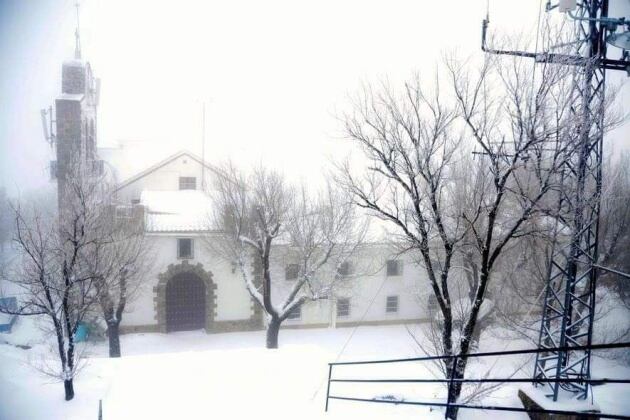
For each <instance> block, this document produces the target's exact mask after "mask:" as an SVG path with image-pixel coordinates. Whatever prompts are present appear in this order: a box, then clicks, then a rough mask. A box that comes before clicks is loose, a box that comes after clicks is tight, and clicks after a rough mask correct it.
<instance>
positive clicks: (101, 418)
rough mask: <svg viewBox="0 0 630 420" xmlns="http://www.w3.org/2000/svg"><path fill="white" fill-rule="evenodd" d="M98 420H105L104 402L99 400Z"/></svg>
mask: <svg viewBox="0 0 630 420" xmlns="http://www.w3.org/2000/svg"><path fill="white" fill-rule="evenodd" d="M98 420H103V400H98Z"/></svg>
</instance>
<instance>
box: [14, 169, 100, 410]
mask: <svg viewBox="0 0 630 420" xmlns="http://www.w3.org/2000/svg"><path fill="white" fill-rule="evenodd" d="M99 188H100V187H99V183H98V182H95V181H94V176H93V175H92V174H91V173H90V172H89V171H86V170H85V168H83V167H81V168H77V169H76V170H75V171H73V173H72V175H71V176H69V177H68V178H67V180H66V181H65V183H64V188H63V189H62V191H63V198H62V203H61V204H62V205H61V206H60V214H59V215H56V216H55V215H45V214H42V213H41V212H40V211H39V210H38V209H37V208H33V209H31V210H30V211H26V210H24V209H23V208H21V207H19V206H16V207H15V210H14V220H15V233H14V238H13V241H14V243H15V246H16V249H17V251H18V253H19V258H20V261H19V264H18V267H17V268H16V270H15V272H14V273H11V276H10V281H12V282H14V283H15V284H16V285H17V286H18V288H19V289H20V290H21V293H20V294H19V295H18V298H19V304H18V308H17V309H16V310H14V311H10V312H11V313H13V314H17V315H26V316H28V315H44V316H45V317H46V319H48V321H49V322H50V326H51V330H52V331H53V332H54V336H55V342H56V351H57V355H58V358H59V367H58V368H53V367H44V368H42V369H43V370H42V371H43V372H44V373H46V374H48V375H51V376H54V377H56V378H58V379H60V380H62V381H63V383H64V390H65V399H66V400H71V399H72V398H73V397H74V385H73V379H74V377H75V375H76V373H77V368H78V360H77V346H76V343H75V333H76V331H77V328H78V327H79V324H80V323H81V322H82V321H83V320H84V319H85V317H86V316H87V315H88V314H89V313H90V311H91V308H92V305H93V303H94V301H95V296H96V294H95V279H94V276H93V275H92V274H91V273H90V272H89V271H87V270H85V268H84V267H83V266H82V264H81V261H82V255H83V254H84V253H85V252H86V250H87V248H88V247H90V246H91V245H92V244H93V243H94V242H95V241H96V240H97V238H96V236H95V232H97V228H96V227H97V226H98V224H99V223H100V207H101V202H100V201H99V200H100V194H99V192H98V190H99ZM7 310H8V309H7V308H3V311H7Z"/></svg>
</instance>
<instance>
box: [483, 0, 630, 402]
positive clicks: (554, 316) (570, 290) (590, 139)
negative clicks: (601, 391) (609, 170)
mask: <svg viewBox="0 0 630 420" xmlns="http://www.w3.org/2000/svg"><path fill="white" fill-rule="evenodd" d="M608 3H609V1H608V0H582V1H581V2H579V3H578V2H577V1H576V0H559V1H558V3H557V4H555V5H552V4H551V1H550V0H548V1H547V4H546V11H547V12H549V11H551V10H553V9H556V8H557V9H558V10H559V11H560V12H562V13H567V15H568V16H569V18H571V19H572V20H573V22H574V30H575V32H574V42H572V43H571V45H573V50H572V51H571V52H570V53H568V54H562V53H551V52H538V51H534V52H528V51H508V50H497V49H492V48H488V47H487V45H486V32H487V29H488V24H489V18H488V17H486V19H484V20H483V23H482V36H481V44H482V45H481V48H482V50H483V51H485V52H488V53H491V54H498V55H511V56H518V57H529V58H533V59H534V60H535V62H537V63H555V64H558V65H568V66H575V68H576V75H575V80H574V83H573V89H572V93H571V94H572V96H573V97H574V103H573V106H572V107H571V112H572V118H573V121H575V130H576V131H575V140H573V141H574V142H575V144H572V146H573V147H571V148H570V150H571V151H570V152H569V155H568V156H567V157H566V159H565V163H564V167H563V168H561V175H562V183H563V188H562V189H561V190H562V191H561V192H560V197H559V203H558V213H557V214H556V215H555V219H556V223H557V224H558V226H560V227H561V230H562V232H563V234H562V237H560V235H558V238H557V239H556V240H555V241H554V245H553V250H552V256H551V262H550V269H549V272H548V277H547V286H546V292H545V294H546V296H545V301H544V303H543V313H542V320H541V326H540V333H539V340H538V347H539V348H541V349H548V348H563V349H564V350H561V351H549V352H543V353H539V354H537V357H536V364H535V367H534V378H533V381H534V383H535V384H536V385H537V386H543V387H544V389H545V390H546V391H547V392H546V395H547V396H548V397H550V398H552V399H553V400H554V401H556V400H557V399H558V396H559V395H560V393H561V390H564V391H566V392H569V393H571V394H572V395H575V396H577V398H578V399H585V398H586V397H587V396H588V390H589V385H588V383H586V382H585V380H588V379H589V378H590V367H591V353H590V350H586V351H584V350H571V348H572V347H576V346H584V345H586V346H590V345H591V344H592V334H593V318H594V313H595V312H594V310H595V288H596V285H597V276H598V270H606V271H611V270H610V269H607V268H605V267H602V266H599V265H598V264H597V261H598V233H599V232H598V231H599V211H600V196H601V190H602V156H603V136H604V113H605V85H606V83H605V82H606V70H623V71H626V72H628V75H630V55H629V54H628V49H629V48H630V31H629V29H630V26H629V22H628V21H627V20H626V19H625V18H609V17H608ZM619 29H621V31H618V30H619ZM606 43H609V44H611V45H613V46H615V47H618V48H620V49H621V56H620V57H619V58H617V59H610V58H608V57H607V49H606ZM572 137H573V136H572ZM558 230H559V228H558V227H557V228H556V231H558ZM565 232H568V235H567V234H566V233H565ZM619 274H620V275H623V276H627V274H625V273H619ZM558 379H560V381H556V380H558Z"/></svg>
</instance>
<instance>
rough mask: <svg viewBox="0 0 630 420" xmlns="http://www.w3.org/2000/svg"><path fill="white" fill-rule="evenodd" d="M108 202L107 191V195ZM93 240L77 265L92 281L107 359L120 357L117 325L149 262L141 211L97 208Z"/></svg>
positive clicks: (131, 208) (118, 328)
mask: <svg viewBox="0 0 630 420" xmlns="http://www.w3.org/2000/svg"><path fill="white" fill-rule="evenodd" d="M106 194H108V196H109V199H110V200H111V198H112V197H111V194H110V191H107V193H106ZM101 212H102V216H101V219H100V220H101V223H100V224H99V225H98V226H95V228H96V229H97V232H98V233H97V234H96V240H95V241H93V242H92V243H91V244H90V246H89V247H88V248H87V249H86V252H84V253H83V254H82V261H81V263H82V264H83V265H84V267H85V269H86V270H88V271H89V272H90V273H91V274H92V277H93V278H94V286H95V293H96V295H97V300H98V304H99V306H100V309H101V315H102V318H103V320H104V321H105V323H106V325H107V337H108V340H109V356H110V357H120V355H121V351H120V323H121V321H122V317H123V314H124V311H125V308H126V305H127V303H128V302H130V301H131V300H132V299H133V298H134V297H135V296H136V295H137V291H138V290H139V287H140V285H141V280H142V278H143V277H142V275H143V274H144V272H145V268H146V267H147V265H148V264H149V263H150V261H151V258H150V257H151V251H150V247H149V245H148V243H147V241H146V240H145V236H144V226H143V223H142V211H141V208H138V207H136V208H134V207H123V208H120V207H116V206H115V205H113V204H111V201H110V202H108V203H107V205H105V206H103V207H102V208H101Z"/></svg>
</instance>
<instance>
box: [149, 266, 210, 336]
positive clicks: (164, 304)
mask: <svg viewBox="0 0 630 420" xmlns="http://www.w3.org/2000/svg"><path fill="white" fill-rule="evenodd" d="M158 279H159V281H158V284H157V286H156V287H155V289H154V290H155V301H154V302H155V314H156V316H155V317H156V320H157V322H158V328H159V330H160V331H161V332H171V331H189V330H196V329H200V328H205V329H206V331H211V330H212V324H213V321H214V315H215V306H216V302H215V296H214V295H215V289H216V285H215V284H214V282H213V281H212V273H211V272H210V271H206V270H204V268H203V265H202V264H200V263H198V264H195V265H192V264H189V263H188V261H186V260H184V261H182V262H181V263H180V264H175V265H174V264H170V265H169V266H168V268H167V270H166V271H165V272H164V273H161V274H159V275H158Z"/></svg>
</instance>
